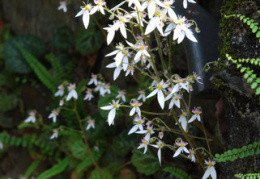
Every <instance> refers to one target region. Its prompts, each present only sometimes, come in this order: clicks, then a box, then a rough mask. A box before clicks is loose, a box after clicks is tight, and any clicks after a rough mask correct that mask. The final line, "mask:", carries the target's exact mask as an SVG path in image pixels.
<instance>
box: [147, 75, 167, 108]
mask: <svg viewBox="0 0 260 179" xmlns="http://www.w3.org/2000/svg"><path fill="white" fill-rule="evenodd" d="M167 87H168V84H166V83H164V82H163V80H162V81H161V82H159V83H158V82H157V84H156V89H155V90H154V91H152V92H151V93H150V94H149V95H148V96H147V97H146V98H150V97H152V96H154V95H156V94H157V99H158V102H159V104H160V106H161V108H162V109H163V108H164V102H165V100H164V99H165V98H164V94H163V91H164V90H165V88H167Z"/></svg>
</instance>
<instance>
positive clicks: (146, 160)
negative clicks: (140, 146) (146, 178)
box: [131, 150, 160, 175]
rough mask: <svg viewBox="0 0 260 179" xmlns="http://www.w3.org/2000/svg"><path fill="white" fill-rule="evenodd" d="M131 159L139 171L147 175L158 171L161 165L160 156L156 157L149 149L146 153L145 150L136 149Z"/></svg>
mask: <svg viewBox="0 0 260 179" xmlns="http://www.w3.org/2000/svg"><path fill="white" fill-rule="evenodd" d="M131 161H132V163H133V165H134V166H135V167H136V168H137V171H138V172H139V173H143V174H145V175H151V174H154V173H156V171H157V170H158V169H159V167H160V164H159V161H158V158H157V157H155V156H154V155H153V154H152V153H151V152H150V151H149V150H148V151H147V152H146V153H145V154H143V151H141V150H134V151H133V156H132V159H131Z"/></svg>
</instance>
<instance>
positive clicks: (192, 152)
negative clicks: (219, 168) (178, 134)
mask: <svg viewBox="0 0 260 179" xmlns="http://www.w3.org/2000/svg"><path fill="white" fill-rule="evenodd" d="M189 152H190V154H189V155H188V158H190V159H191V161H192V162H194V163H195V162H196V157H195V155H194V151H193V150H192V149H190V150H189Z"/></svg>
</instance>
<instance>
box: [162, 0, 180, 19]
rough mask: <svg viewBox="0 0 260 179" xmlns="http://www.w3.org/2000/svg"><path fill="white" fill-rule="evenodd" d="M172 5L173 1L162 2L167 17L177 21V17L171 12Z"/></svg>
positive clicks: (165, 0)
mask: <svg viewBox="0 0 260 179" xmlns="http://www.w3.org/2000/svg"><path fill="white" fill-rule="evenodd" d="M173 3H174V0H164V2H163V4H164V8H165V9H166V10H167V12H168V14H169V17H170V18H171V19H177V15H176V14H175V12H174V11H173V9H172V7H171V5H172V4H173Z"/></svg>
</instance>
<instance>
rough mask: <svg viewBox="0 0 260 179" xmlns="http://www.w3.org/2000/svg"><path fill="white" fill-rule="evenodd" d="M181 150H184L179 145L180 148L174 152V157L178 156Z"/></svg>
mask: <svg viewBox="0 0 260 179" xmlns="http://www.w3.org/2000/svg"><path fill="white" fill-rule="evenodd" d="M181 151H182V149H181V147H179V148H178V149H177V150H176V152H175V153H174V155H173V157H177V156H178V155H180V153H181Z"/></svg>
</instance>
